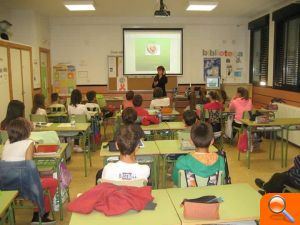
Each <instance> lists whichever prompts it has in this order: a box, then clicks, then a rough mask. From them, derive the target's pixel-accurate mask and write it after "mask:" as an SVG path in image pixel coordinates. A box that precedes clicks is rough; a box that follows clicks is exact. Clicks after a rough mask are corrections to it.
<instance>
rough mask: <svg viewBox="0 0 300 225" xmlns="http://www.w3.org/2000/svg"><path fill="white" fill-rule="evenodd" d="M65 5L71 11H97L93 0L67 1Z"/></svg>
mask: <svg viewBox="0 0 300 225" xmlns="http://www.w3.org/2000/svg"><path fill="white" fill-rule="evenodd" d="M64 5H65V7H66V8H67V9H68V10H70V11H92V10H96V9H95V5H94V1H93V0H81V1H80V0H65V1H64Z"/></svg>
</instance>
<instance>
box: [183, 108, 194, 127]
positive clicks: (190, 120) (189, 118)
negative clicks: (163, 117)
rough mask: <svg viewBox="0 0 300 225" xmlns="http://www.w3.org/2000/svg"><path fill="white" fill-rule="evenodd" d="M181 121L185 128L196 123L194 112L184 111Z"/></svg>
mask: <svg viewBox="0 0 300 225" xmlns="http://www.w3.org/2000/svg"><path fill="white" fill-rule="evenodd" d="M183 120H184V122H185V124H186V125H187V126H192V125H193V124H195V123H196V120H197V114H196V112H195V111H194V110H186V111H184V113H183Z"/></svg>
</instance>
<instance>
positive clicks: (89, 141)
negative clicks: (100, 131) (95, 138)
mask: <svg viewBox="0 0 300 225" xmlns="http://www.w3.org/2000/svg"><path fill="white" fill-rule="evenodd" d="M87 132H88V131H87ZM90 134H91V133H90V132H88V133H87V138H88V157H89V161H90V167H92V158H91V138H90V137H91V135H90Z"/></svg>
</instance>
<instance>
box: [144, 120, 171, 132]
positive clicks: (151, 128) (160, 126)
mask: <svg viewBox="0 0 300 225" xmlns="http://www.w3.org/2000/svg"><path fill="white" fill-rule="evenodd" d="M141 128H142V129H143V131H160V130H169V126H168V125H167V123H166V122H161V123H159V124H152V125H149V126H141Z"/></svg>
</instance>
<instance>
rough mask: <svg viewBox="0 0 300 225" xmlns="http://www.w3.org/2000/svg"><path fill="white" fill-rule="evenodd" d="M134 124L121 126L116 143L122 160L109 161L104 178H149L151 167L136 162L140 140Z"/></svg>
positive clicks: (103, 174) (104, 171)
mask: <svg viewBox="0 0 300 225" xmlns="http://www.w3.org/2000/svg"><path fill="white" fill-rule="evenodd" d="M135 130H136V129H135V128H134V126H133V125H127V126H123V127H121V129H120V131H119V132H118V135H116V145H117V147H118V149H119V151H120V160H119V161H118V162H116V163H108V164H107V165H106V166H105V167H104V169H103V173H102V179H104V180H117V181H119V180H140V179H142V180H146V181H147V180H148V177H149V176H150V168H149V166H147V165H140V164H138V163H137V162H136V151H137V150H138V148H139V147H138V145H139V142H140V138H139V135H137V133H136V132H135Z"/></svg>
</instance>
